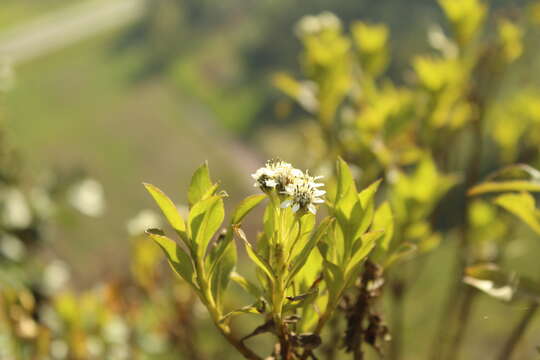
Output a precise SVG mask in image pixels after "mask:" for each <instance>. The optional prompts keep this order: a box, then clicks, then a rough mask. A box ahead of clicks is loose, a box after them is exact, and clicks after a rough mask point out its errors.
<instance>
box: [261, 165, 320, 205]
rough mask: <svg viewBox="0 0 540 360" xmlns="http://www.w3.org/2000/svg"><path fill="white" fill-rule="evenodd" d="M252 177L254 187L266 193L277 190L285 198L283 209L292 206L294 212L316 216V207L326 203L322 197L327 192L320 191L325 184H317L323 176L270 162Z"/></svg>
mask: <svg viewBox="0 0 540 360" xmlns="http://www.w3.org/2000/svg"><path fill="white" fill-rule="evenodd" d="M251 176H252V177H253V178H254V179H255V184H254V186H256V187H259V188H260V189H261V190H263V191H265V192H266V191H270V190H272V189H276V190H277V192H278V194H279V195H282V196H283V197H285V200H284V201H283V202H282V203H281V207H282V208H286V207H289V206H291V207H292V210H293V211H294V212H298V211H300V212H301V213H305V212H308V211H309V212H311V213H313V214H315V213H316V212H317V208H316V207H315V205H316V204H321V203H323V202H324V200H323V199H321V196H323V195H324V194H326V191H324V190H320V189H319V188H320V187H321V186H324V184H323V183H318V182H317V180H318V179H320V178H322V176H315V177H313V176H310V175H309V174H308V173H307V172H306V173H304V172H302V171H301V170H299V169H295V168H293V167H292V165H291V164H289V163H287V162H284V161H281V160H270V161H268V162H267V163H266V166H265V167H262V168H260V169H258V170H257V171H256V172H255V173H254V174H252V175H251Z"/></svg>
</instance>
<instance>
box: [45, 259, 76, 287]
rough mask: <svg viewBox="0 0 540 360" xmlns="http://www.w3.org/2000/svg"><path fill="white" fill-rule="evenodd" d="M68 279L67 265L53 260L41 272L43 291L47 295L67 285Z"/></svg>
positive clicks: (69, 275)
mask: <svg viewBox="0 0 540 360" xmlns="http://www.w3.org/2000/svg"><path fill="white" fill-rule="evenodd" d="M70 277H71V274H70V272H69V269H68V266H67V264H66V263H65V262H63V261H60V260H54V261H52V262H51V263H50V264H49V265H47V266H46V267H45V270H44V271H43V286H44V289H43V290H44V291H45V292H46V293H48V294H54V293H56V292H58V291H59V290H61V289H62V288H64V287H65V286H66V285H67V283H68V281H69V279H70Z"/></svg>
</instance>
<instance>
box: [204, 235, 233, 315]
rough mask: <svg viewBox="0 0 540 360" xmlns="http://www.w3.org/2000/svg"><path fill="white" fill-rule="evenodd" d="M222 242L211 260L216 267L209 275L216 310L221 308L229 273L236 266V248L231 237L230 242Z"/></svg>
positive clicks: (225, 240) (226, 240)
mask: <svg viewBox="0 0 540 360" xmlns="http://www.w3.org/2000/svg"><path fill="white" fill-rule="evenodd" d="M222 241H223V242H224V244H223V245H221V244H218V245H217V246H216V255H215V257H214V259H212V262H213V263H215V264H217V265H216V266H215V268H214V269H215V270H214V271H213V273H212V274H211V275H210V282H211V286H212V293H213V294H214V298H215V300H216V304H217V306H218V308H220V307H221V303H222V299H223V294H225V291H226V290H227V286H228V285H229V280H230V275H231V272H232V271H233V270H234V268H235V266H236V246H235V243H234V241H232V237H231V240H228V239H227V238H225V239H223V240H222ZM220 245H221V246H220Z"/></svg>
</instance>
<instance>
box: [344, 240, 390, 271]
mask: <svg viewBox="0 0 540 360" xmlns="http://www.w3.org/2000/svg"><path fill="white" fill-rule="evenodd" d="M383 235H384V231H372V232H368V233H365V234H363V235H362V236H361V245H360V247H359V249H358V250H356V251H355V252H354V253H353V255H352V257H351V260H350V261H349V264H348V265H347V268H346V270H345V279H349V277H350V274H352V272H354V271H355V270H356V269H357V268H358V266H359V265H360V264H361V262H362V261H363V260H364V259H365V258H367V256H368V255H369V253H370V252H371V250H372V249H373V248H374V247H375V243H376V242H377V240H379V239H380V238H381V237H382V236H383Z"/></svg>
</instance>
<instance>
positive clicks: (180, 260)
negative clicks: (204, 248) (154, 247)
mask: <svg viewBox="0 0 540 360" xmlns="http://www.w3.org/2000/svg"><path fill="white" fill-rule="evenodd" d="M146 234H148V236H149V237H150V238H151V239H152V240H154V241H155V242H156V243H157V244H158V245H159V246H160V247H161V249H162V250H163V252H164V253H165V255H166V256H167V259H168V260H169V264H170V265H171V267H172V268H173V270H174V271H175V272H176V273H177V274H178V275H180V277H182V278H183V279H184V280H185V281H187V282H188V283H189V284H191V285H192V286H193V287H195V288H196V286H195V284H194V282H193V265H192V262H191V258H190V257H189V255H188V254H187V253H186V252H185V251H184V249H182V248H181V247H180V246H179V245H178V244H177V243H176V242H175V241H174V240H171V239H169V238H168V237H167V236H165V234H164V233H163V231H161V230H159V229H149V230H147V231H146Z"/></svg>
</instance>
